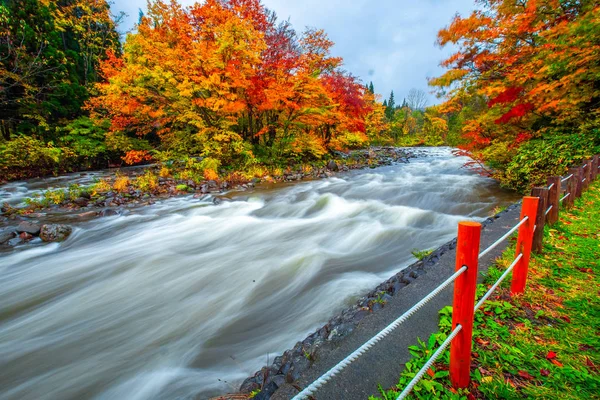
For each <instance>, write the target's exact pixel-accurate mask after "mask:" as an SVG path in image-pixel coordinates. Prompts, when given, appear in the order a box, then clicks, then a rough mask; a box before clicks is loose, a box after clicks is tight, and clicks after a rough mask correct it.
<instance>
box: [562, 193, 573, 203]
mask: <svg viewBox="0 0 600 400" xmlns="http://www.w3.org/2000/svg"><path fill="white" fill-rule="evenodd" d="M570 195H571V193H567V194H566V195H564V196H563V197H562V198H561V199H560V201H561V203H562V202H563V201H565V199H566V198H567V197H569V196H570Z"/></svg>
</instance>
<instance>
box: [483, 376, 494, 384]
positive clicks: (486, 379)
mask: <svg viewBox="0 0 600 400" xmlns="http://www.w3.org/2000/svg"><path fill="white" fill-rule="evenodd" d="M493 379H494V378H492V377H491V376H484V377H483V378H481V383H490V382H491V381H492V380H493Z"/></svg>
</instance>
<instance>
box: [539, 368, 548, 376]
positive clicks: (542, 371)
mask: <svg viewBox="0 0 600 400" xmlns="http://www.w3.org/2000/svg"><path fill="white" fill-rule="evenodd" d="M540 374H542V376H548V375H550V371H548V370H547V369H544V368H540Z"/></svg>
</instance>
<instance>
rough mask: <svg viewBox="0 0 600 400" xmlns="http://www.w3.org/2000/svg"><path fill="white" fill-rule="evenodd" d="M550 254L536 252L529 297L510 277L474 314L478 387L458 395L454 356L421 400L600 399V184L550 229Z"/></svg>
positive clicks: (404, 377) (429, 381)
mask: <svg viewBox="0 0 600 400" xmlns="http://www.w3.org/2000/svg"><path fill="white" fill-rule="evenodd" d="M544 243H545V244H544V252H543V254H541V255H534V256H533V257H532V261H531V264H530V273H529V280H528V285H527V289H526V292H525V294H524V295H522V296H519V297H515V298H511V297H510V296H509V285H510V279H511V277H510V276H509V277H508V278H507V279H506V280H505V282H504V283H503V284H502V285H501V287H500V288H498V290H497V291H496V293H495V294H494V295H493V296H492V297H491V298H490V300H489V301H488V302H486V303H485V305H484V306H483V307H482V308H481V309H480V310H479V311H478V312H477V313H476V314H475V329H474V335H473V337H474V344H473V358H472V368H471V380H472V381H471V386H470V387H469V388H468V389H466V390H461V391H456V390H454V389H452V388H451V386H450V381H449V378H448V365H449V351H448V350H447V351H446V352H445V354H443V355H442V357H440V359H439V360H438V362H437V363H436V364H435V365H434V367H433V368H432V370H430V371H429V372H428V374H426V375H425V378H424V379H423V380H422V381H421V382H420V383H419V384H418V385H417V386H416V387H415V389H414V391H413V393H412V395H411V396H412V398H418V399H474V398H476V399H528V398H541V399H555V398H561V399H600V277H599V274H600V266H599V262H598V260H599V259H600V183H599V182H596V183H595V184H594V185H593V186H592V187H591V188H590V190H589V191H588V192H586V193H585V194H584V195H583V197H582V198H581V199H579V200H577V201H576V204H575V208H574V209H573V210H571V211H569V212H566V211H561V218H560V221H559V222H558V223H557V224H556V225H554V226H552V227H546V229H545V237H544ZM514 253H515V251H514V246H513V247H511V248H509V249H507V250H506V252H505V253H504V255H503V256H502V258H501V259H499V260H497V265H496V266H494V267H492V268H490V270H489V272H488V275H487V277H486V279H485V283H484V284H483V285H479V287H478V290H477V292H478V293H477V295H478V296H477V297H478V298H479V297H481V295H483V293H485V292H486V291H487V288H489V287H490V286H491V285H492V284H493V283H494V282H495V281H496V280H497V279H498V278H499V276H500V275H501V274H502V271H503V270H504V268H506V267H507V266H508V265H509V264H510V263H511V262H512V260H513V257H514ZM451 314H452V308H451V307H447V308H445V309H443V310H441V311H440V333H438V334H435V335H432V336H431V337H430V338H429V340H428V341H427V342H423V341H421V340H419V342H418V345H416V346H411V347H410V348H409V350H410V352H411V354H412V355H413V359H412V360H411V361H410V362H409V363H407V365H406V369H405V371H404V372H403V373H402V374H401V376H400V379H399V383H398V385H397V387H394V388H391V389H388V390H383V389H381V390H380V392H381V397H372V398H371V399H386V400H387V399H395V398H396V397H397V396H398V394H399V392H400V391H402V389H404V387H405V386H406V384H407V383H408V382H409V381H410V379H412V377H413V376H414V375H415V374H416V372H417V371H418V370H419V368H420V367H421V366H422V365H423V364H424V363H425V361H427V359H428V358H429V356H430V355H431V354H432V353H433V351H435V349H436V348H437V347H438V346H439V344H440V343H441V342H442V341H443V340H444V339H445V338H446V336H447V334H448V333H449V332H450V330H451V319H452V316H451Z"/></svg>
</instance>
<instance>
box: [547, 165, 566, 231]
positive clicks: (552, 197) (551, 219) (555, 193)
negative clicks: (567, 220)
mask: <svg viewBox="0 0 600 400" xmlns="http://www.w3.org/2000/svg"><path fill="white" fill-rule="evenodd" d="M550 186H552V187H551V188H550V190H549V193H548V207H550V206H552V209H551V210H550V213H549V214H548V215H547V216H546V222H547V223H548V224H549V225H554V224H555V223H556V222H558V210H559V209H560V198H561V193H562V191H561V187H562V182H561V178H560V176H551V177H550V178H548V187H550Z"/></svg>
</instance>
